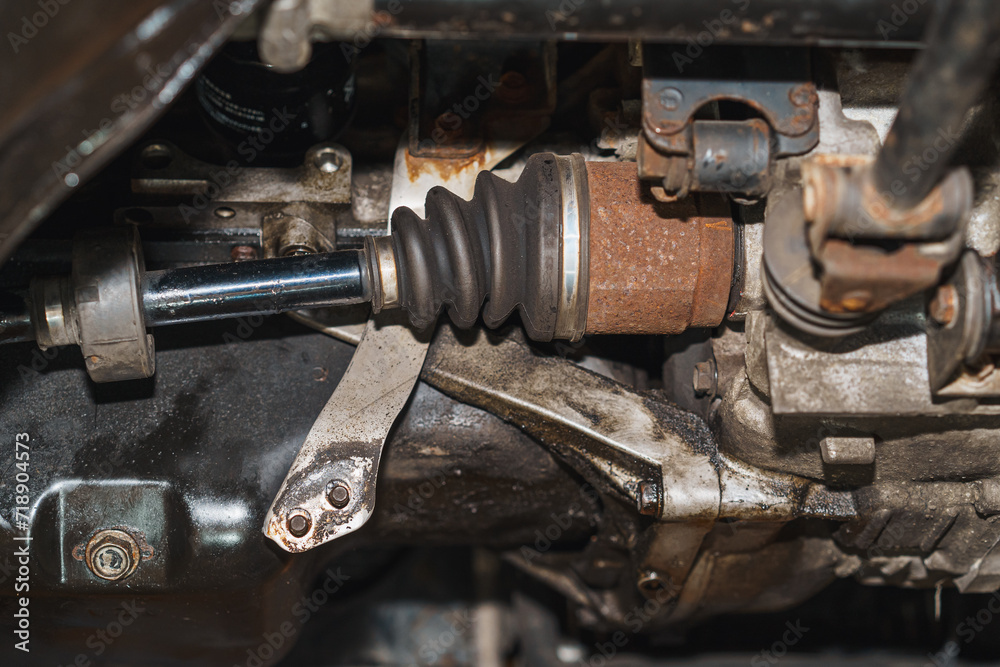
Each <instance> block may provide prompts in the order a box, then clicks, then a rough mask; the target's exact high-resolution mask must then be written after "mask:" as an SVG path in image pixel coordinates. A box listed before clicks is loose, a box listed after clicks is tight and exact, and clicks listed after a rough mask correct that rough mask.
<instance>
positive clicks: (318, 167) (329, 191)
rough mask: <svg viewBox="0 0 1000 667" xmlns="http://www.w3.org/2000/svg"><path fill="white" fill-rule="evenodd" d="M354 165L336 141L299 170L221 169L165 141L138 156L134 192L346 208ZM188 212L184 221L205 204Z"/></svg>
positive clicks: (215, 203) (216, 202) (315, 151)
mask: <svg viewBox="0 0 1000 667" xmlns="http://www.w3.org/2000/svg"><path fill="white" fill-rule="evenodd" d="M285 122H286V123H287V122H291V119H289V120H286V121H285ZM330 165H333V166H335V168H332V169H331V166H330ZM352 167H353V164H352V158H351V154H350V153H349V152H348V151H347V150H346V149H345V148H344V147H343V146H340V145H338V144H334V143H322V144H317V145H316V146H313V147H312V148H310V149H309V150H308V151H307V152H306V154H305V156H304V158H303V162H302V165H301V166H299V167H294V168H278V167H253V166H249V167H245V166H243V165H238V164H236V163H235V162H231V163H229V164H227V165H225V166H224V167H222V168H221V170H220V167H219V165H212V164H208V163H206V162H202V161H201V160H198V159H195V158H193V157H191V156H189V155H187V154H186V153H184V152H183V151H182V150H180V149H179V148H177V147H176V146H174V145H173V144H171V143H170V142H168V141H157V142H155V143H151V144H147V145H146V146H144V147H143V149H142V150H141V151H140V152H139V159H138V161H137V162H136V164H135V167H134V169H133V172H132V189H133V191H135V192H137V193H144V194H149V195H163V196H177V197H183V196H190V197H196V196H198V195H201V196H203V197H204V196H207V199H208V200H209V201H210V202H211V205H212V208H213V209H214V208H216V207H219V206H222V205H224V203H225V202H230V201H232V202H238V203H240V202H241V203H258V204H264V203H285V204H287V203H290V202H299V201H302V202H314V203H317V204H345V203H350V201H351V172H352ZM220 174H221V175H220ZM196 201H197V200H196ZM189 208H191V210H190V211H188V217H190V216H191V215H194V214H196V213H199V212H201V210H202V209H204V208H205V206H197V205H196V206H194V207H189ZM321 231H323V232H324V233H326V231H327V230H325V229H322V228H321Z"/></svg>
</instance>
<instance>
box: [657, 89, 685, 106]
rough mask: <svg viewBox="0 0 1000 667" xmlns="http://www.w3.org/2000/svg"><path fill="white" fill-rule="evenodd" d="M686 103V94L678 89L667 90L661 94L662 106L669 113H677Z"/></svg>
mask: <svg viewBox="0 0 1000 667" xmlns="http://www.w3.org/2000/svg"><path fill="white" fill-rule="evenodd" d="M683 101H684V93H682V92H681V91H679V90H677V89H676V88H667V89H665V90H664V91H663V92H662V93H660V105H661V106H662V107H663V108H664V109H666V110H667V111H677V110H678V109H679V108H680V106H681V102H683Z"/></svg>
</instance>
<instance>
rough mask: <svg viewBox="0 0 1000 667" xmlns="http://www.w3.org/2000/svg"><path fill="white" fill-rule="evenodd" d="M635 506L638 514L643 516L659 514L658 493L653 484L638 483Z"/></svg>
mask: <svg viewBox="0 0 1000 667" xmlns="http://www.w3.org/2000/svg"><path fill="white" fill-rule="evenodd" d="M637 505H638V507H639V514H642V515H643V516H656V515H657V514H659V513H660V493H659V491H658V490H657V488H656V485H655V484H653V483H652V482H640V483H639V497H638V501H637Z"/></svg>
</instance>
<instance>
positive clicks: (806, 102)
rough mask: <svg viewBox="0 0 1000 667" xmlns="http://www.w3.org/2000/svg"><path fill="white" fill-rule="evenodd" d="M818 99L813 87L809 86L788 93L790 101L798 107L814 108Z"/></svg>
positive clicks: (798, 87)
mask: <svg viewBox="0 0 1000 667" xmlns="http://www.w3.org/2000/svg"><path fill="white" fill-rule="evenodd" d="M815 98H816V93H815V92H814V90H813V87H812V86H810V85H809V84H802V85H801V86H796V87H794V88H792V89H791V90H790V91H789V92H788V99H789V100H791V102H792V104H794V105H795V106H797V107H808V106H812V105H813V103H814V101H815Z"/></svg>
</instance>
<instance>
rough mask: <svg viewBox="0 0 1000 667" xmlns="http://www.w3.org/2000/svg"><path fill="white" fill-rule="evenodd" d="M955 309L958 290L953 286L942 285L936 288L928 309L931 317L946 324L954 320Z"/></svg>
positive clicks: (943, 324) (956, 308)
mask: <svg viewBox="0 0 1000 667" xmlns="http://www.w3.org/2000/svg"><path fill="white" fill-rule="evenodd" d="M957 310H958V290H957V289H955V286H954V285H943V286H941V287H940V288H938V291H937V294H935V295H934V300H933V301H931V305H930V309H929V312H930V316H931V319H932V320H934V321H935V322H937V323H938V324H940V325H942V326H948V325H949V324H951V323H952V322H954V321H955V313H956V312H957Z"/></svg>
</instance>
